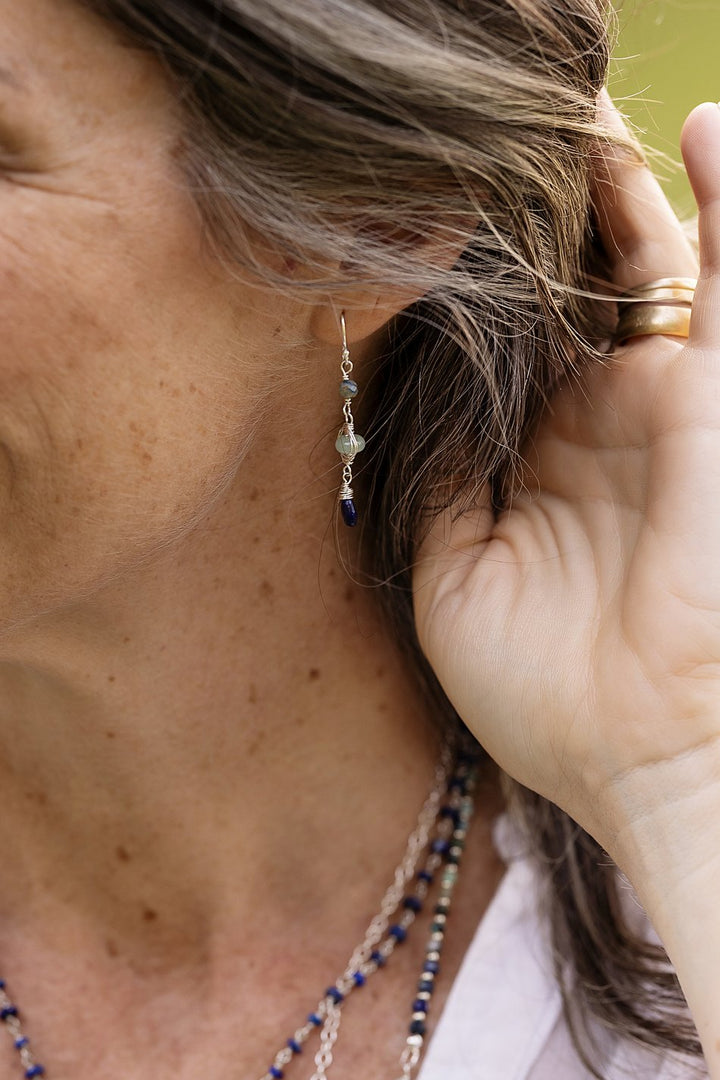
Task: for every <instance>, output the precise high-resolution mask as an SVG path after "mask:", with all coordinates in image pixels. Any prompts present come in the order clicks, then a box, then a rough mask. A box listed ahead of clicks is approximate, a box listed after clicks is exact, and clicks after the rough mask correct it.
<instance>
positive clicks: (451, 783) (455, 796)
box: [0, 745, 476, 1080]
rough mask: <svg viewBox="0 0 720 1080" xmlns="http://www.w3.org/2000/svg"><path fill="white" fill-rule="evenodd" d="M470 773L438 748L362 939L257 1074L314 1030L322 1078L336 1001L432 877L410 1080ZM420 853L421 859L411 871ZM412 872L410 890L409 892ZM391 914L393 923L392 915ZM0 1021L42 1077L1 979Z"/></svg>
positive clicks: (390, 941)
mask: <svg viewBox="0 0 720 1080" xmlns="http://www.w3.org/2000/svg"><path fill="white" fill-rule="evenodd" d="M475 774H476V762H475V759H474V758H472V757H467V756H465V755H460V756H459V757H457V759H455V758H454V756H453V752H452V750H451V749H450V747H448V746H447V745H446V746H445V747H444V749H443V752H442V754H441V757H440V761H439V762H438V764H437V766H436V768H435V776H434V779H433V784H432V788H431V790H430V793H429V794H428V796H427V798H426V800H425V802H424V804H423V807H422V809H421V811H420V814H419V815H418V819H417V824H416V826H415V828H414V829H413V831H412V833H411V834H410V836H409V838H408V842H407V847H406V849H405V854H404V855H403V858H402V860H401V862H400V863H399V865H398V866H397V868H396V870H395V873H394V875H393V880H392V883H391V884H390V886H389V888H388V889H387V891H386V893H385V895H384V897H383V899H382V902H381V904H380V908H379V911H378V912H377V914H376V915H375V916H374V917H373V919H372V920H371V922H370V924H369V926H368V928H367V930H366V932H365V936H364V937H363V940H362V941H361V942H360V944H359V945H358V946H357V947H356V948H355V949H354V950H353V952H352V955H351V956H350V959H349V960H348V962H347V964H346V966H345V969H344V970H343V972H342V974H341V975H340V977H339V978H338V979H337V980H336V981H335V983H333V985H332V986H329V987H328V988H327V990H326V991H325V993H324V994H323V996H322V997H321V998H320V1000H319V1002H318V1003H317V1005H316V1006H315V1008H314V1010H313V1011H312V1012H311V1013H309V1014H308V1016H307V1019H306V1021H305V1023H304V1024H303V1025H302V1026H301V1027H299V1028H298V1029H297V1030H296V1031H295V1032H294V1033H293V1035H292V1036H291V1037H290V1038H289V1039H288V1040H287V1041H286V1042H285V1044H284V1045H283V1046H282V1048H281V1049H280V1050H278V1052H277V1053H276V1054H275V1057H274V1059H273V1062H272V1065H271V1066H270V1067H269V1069H268V1070H267V1071H266V1072H265V1073H263V1075H262V1077H261V1078H260V1080H284V1078H285V1075H286V1069H287V1068H288V1066H290V1065H291V1064H292V1063H293V1062H294V1060H295V1059H297V1058H298V1057H299V1056H300V1054H302V1052H303V1048H304V1045H305V1043H306V1042H307V1041H308V1039H309V1038H310V1036H311V1035H312V1034H313V1033H314V1032H316V1031H319V1032H320V1047H319V1049H318V1050H317V1053H316V1054H315V1058H314V1064H315V1071H314V1072H313V1074H312V1076H311V1078H310V1080H326V1078H327V1074H328V1071H329V1069H330V1067H331V1065H332V1063H333V1048H334V1046H335V1043H336V1041H337V1038H338V1033H339V1028H340V1020H341V1018H342V1005H343V1003H344V1002H345V1001H346V1000H347V998H348V997H349V995H350V994H352V993H354V992H356V991H357V990H358V989H359V988H361V987H362V986H364V985H365V983H366V982H367V980H368V979H369V978H370V977H371V976H373V975H374V974H376V973H377V972H378V971H381V970H382V969H383V968H384V967H385V965H386V964H387V962H388V961H389V960H390V958H391V957H392V955H393V953H394V952H395V949H396V948H397V946H398V945H400V944H402V943H403V942H404V941H405V938H406V936H407V934H408V931H409V930H410V928H411V926H412V924H413V923H414V922H415V919H416V917H417V915H418V913H419V912H420V911H421V910H422V908H423V907H424V905H425V903H426V901H427V900H428V898H429V896H430V893H431V889H432V887H433V885H435V884H438V883H439V891H438V895H437V897H436V902H435V909H434V912H433V920H432V923H431V927H430V936H429V938H428V940H427V942H426V947H425V958H424V961H423V966H422V971H421V973H420V978H419V980H418V984H417V991H416V996H415V999H414V1001H413V1005H412V1010H411V1019H410V1024H409V1029H408V1034H407V1037H406V1040H405V1047H404V1049H403V1052H402V1054H401V1056H400V1063H399V1064H400V1074H399V1076H398V1077H397V1080H411V1078H412V1076H413V1075H414V1073H415V1071H416V1070H417V1067H418V1065H419V1063H420V1059H421V1057H422V1053H423V1049H424V1046H425V1035H426V1021H427V1015H428V1011H429V1008H430V1002H431V1000H432V996H433V992H434V989H435V981H436V976H437V974H438V972H439V969H440V954H441V952H442V947H443V944H444V940H445V927H446V923H447V917H448V914H449V911H450V907H451V904H452V897H453V892H454V889H455V885H456V882H457V877H458V871H459V867H460V862H461V860H462V854H463V849H464V845H465V837H466V835H467V830H468V827H469V824H470V821H471V818H472V814H473V810H474V800H473V791H474V788H475ZM433 832H434V833H435V835H434V837H433V836H432V834H433ZM423 853H425V858H424V860H423V863H422V867H421V869H420V870H418V866H419V865H420V860H421V856H422V855H423ZM413 879H415V884H414V888H413V891H412V892H411V893H408V892H407V890H408V886H409V884H410V882H411V881H412V880H413ZM438 879H439V882H438ZM393 918H394V919H395V921H394V922H392V921H391V920H392V919H393ZM0 1022H2V1023H3V1024H4V1025H5V1027H6V1029H7V1031H8V1033H9V1035H10V1036H11V1038H12V1040H13V1045H14V1047H15V1049H16V1050H17V1053H18V1057H19V1062H20V1066H21V1070H22V1071H21V1075H22V1076H24V1077H25V1078H26V1080H33V1078H35V1077H44V1076H46V1075H47V1070H46V1069H45V1066H43V1065H41V1064H40V1063H39V1062H37V1061H36V1060H35V1057H34V1055H33V1052H32V1050H31V1047H30V1041H29V1039H28V1037H27V1035H26V1034H25V1032H24V1030H23V1025H22V1021H21V1017H20V1011H19V1009H18V1007H17V1005H16V1004H14V1002H13V1001H12V1000H11V998H10V997H9V995H8V992H7V986H6V983H5V980H4V979H0Z"/></svg>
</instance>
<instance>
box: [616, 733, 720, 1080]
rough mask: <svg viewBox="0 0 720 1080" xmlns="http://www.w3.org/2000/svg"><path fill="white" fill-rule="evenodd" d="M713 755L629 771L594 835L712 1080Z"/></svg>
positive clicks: (718, 944)
mask: <svg viewBox="0 0 720 1080" xmlns="http://www.w3.org/2000/svg"><path fill="white" fill-rule="evenodd" d="M716 759H720V754H719V753H718V751H716V749H715V747H714V745H713V746H711V747H708V748H703V749H702V750H699V751H697V752H693V753H692V754H689V755H687V756H686V757H683V758H682V759H679V760H675V761H673V762H668V763H660V764H656V765H653V766H652V767H651V768H649V769H648V770H636V771H635V772H633V773H632V774H628V776H627V777H624V778H623V779H622V781H621V782H619V783H617V784H615V785H614V786H613V790H612V792H611V793H610V795H609V798H608V799H607V800H605V801H604V804H603V805H604V813H603V818H602V824H603V828H602V829H601V830H600V831H602V832H603V834H604V836H605V837H607V838H609V839H608V841H607V842H605V840H603V841H602V842H603V843H605V846H606V849H607V850H608V853H609V854H610V855H611V856H612V857H613V859H614V860H615V862H616V863H617V864H618V866H619V867H620V869H621V870H622V871H623V872H624V873H625V874H626V875H627V877H628V879H629V880H630V882H631V883H632V885H633V887H634V888H635V891H636V892H637V894H638V897H639V899H640V902H641V903H642V905H643V907H644V908H645V910H646V912H647V914H648V917H649V918H650V920H651V922H652V924H653V926H654V928H655V930H656V931H657V933H658V935H659V936H660V939H661V940H662V942H663V945H664V946H665V949H666V950H667V953H668V955H669V957H670V960H671V962H672V964H673V966H674V968H675V970H676V972H677V975H678V978H679V980H680V983H681V985H682V988H683V991H684V993H685V996H686V998H687V1001H688V1005H689V1007H690V1011H691V1013H692V1016H693V1019H694V1020H695V1024H696V1026H697V1029H698V1034H699V1036H700V1039H701V1042H702V1044H703V1049H704V1051H705V1056H706V1060H707V1064H708V1069H709V1072H710V1076H711V1077H712V1078H713V1080H720V760H716Z"/></svg>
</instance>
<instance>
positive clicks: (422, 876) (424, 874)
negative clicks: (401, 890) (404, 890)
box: [418, 870, 433, 885]
mask: <svg viewBox="0 0 720 1080" xmlns="http://www.w3.org/2000/svg"><path fill="white" fill-rule="evenodd" d="M418 881H427V883H428V885H432V883H433V875H432V874H431V873H430V871H429V870H419V871H418Z"/></svg>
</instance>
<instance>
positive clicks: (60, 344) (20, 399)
mask: <svg viewBox="0 0 720 1080" xmlns="http://www.w3.org/2000/svg"><path fill="white" fill-rule="evenodd" d="M16 10H17V9H16ZM68 10H69V12H70V14H69V15H68V16H64V17H63V19H62V20H59V21H57V20H55V19H54V17H53V5H52V4H49V3H47V2H46V0H34V2H33V4H32V5H27V9H25V8H24V9H23V20H24V22H23V24H22V25H21V26H20V33H21V34H24V35H26V36H27V38H28V40H30V39H31V38H32V40H33V41H36V43H37V45H36V50H35V56H34V57H33V59H34V64H33V65H30V64H27V63H25V68H26V69H27V70H26V89H24V90H23V91H22V92H21V91H17V92H16V91H13V90H12V89H9V88H5V87H3V89H2V94H1V95H0V325H2V327H3V334H2V342H1V343H0V598H2V601H3V602H2V604H0V611H1V612H2V614H0V633H1V632H2V628H3V619H7V618H8V613H10V612H12V615H13V618H14V619H18V618H20V617H22V615H23V614H27V615H30V614H32V612H33V611H34V610H35V609H36V608H37V607H38V606H42V608H43V610H47V606H48V603H51V604H53V605H61V604H62V603H63V602H64V601H65V600H66V599H68V598H70V597H72V595H73V594H75V593H77V590H78V589H79V588H81V589H88V588H93V587H95V586H96V585H97V583H99V582H100V581H104V580H107V577H108V574H115V575H117V574H119V573H122V572H124V571H126V570H127V569H128V568H129V567H131V566H132V565H133V562H134V561H137V560H140V559H145V558H147V557H148V555H149V554H151V553H152V551H153V549H154V548H155V547H156V546H159V545H163V544H165V543H167V540H168V536H169V535H172V536H174V537H176V536H178V535H180V534H182V530H183V529H184V528H188V527H190V525H191V523H192V522H193V521H194V520H195V519H196V517H197V513H198V511H199V510H202V508H203V507H205V508H209V507H210V506H211V505H212V501H213V499H214V498H215V497H216V494H217V492H218V490H219V489H220V487H221V486H222V484H223V483H225V482H226V480H227V478H228V477H230V476H231V475H232V473H233V470H234V468H235V466H236V463H237V461H238V460H239V458H240V456H241V453H242V451H243V446H244V443H245V440H246V439H247V437H248V433H249V430H250V425H251V423H252V420H253V417H254V415H255V413H256V410H257V408H258V407H259V403H260V392H259V389H258V388H259V385H260V381H261V378H262V364H261V362H260V359H259V353H260V350H261V348H262V347H264V346H265V343H266V341H267V339H268V337H269V336H270V335H271V333H272V327H273V326H277V321H276V320H277V313H276V312H275V313H273V315H272V316H271V313H270V312H268V314H267V317H265V316H263V314H262V311H260V313H258V309H257V307H255V308H254V309H251V308H250V307H249V306H248V305H247V304H246V302H245V301H246V297H247V294H246V292H245V290H244V288H243V284H242V282H241V281H240V280H239V279H238V277H237V276H234V277H231V276H230V275H227V274H226V273H225V272H224V271H223V268H222V267H221V266H220V264H219V262H218V261H217V260H215V259H214V258H213V256H212V255H211V253H210V252H209V250H208V247H207V245H206V243H205V241H204V234H203V230H202V227H201V222H200V220H199V215H198V212H197V209H196V206H195V204H194V202H193V200H192V197H191V195H190V193H189V192H188V191H187V190H185V188H184V186H183V183H182V175H181V172H180V166H179V164H178V161H177V154H176V152H175V148H176V145H177V141H178V136H179V122H178V121H176V120H175V119H174V117H175V113H176V110H175V107H174V104H173V101H172V99H171V97H170V94H169V91H168V89H167V88H166V86H165V84H164V81H163V79H162V76H161V73H160V71H159V69H158V68H157V67H156V66H155V65H154V64H153V63H152V62H151V61H150V60H149V59H148V58H147V57H144V56H143V55H142V54H141V53H139V52H138V53H133V54H132V56H130V53H129V50H126V49H120V48H117V49H116V50H115V52H113V53H111V54H109V55H108V52H107V40H106V37H103V36H101V35H99V34H98V27H97V25H96V24H95V22H94V21H91V20H89V19H87V18H82V19H81V18H75V17H74V15H73V14H72V9H68ZM46 18H50V19H51V21H52V22H53V24H55V23H56V22H57V25H56V26H55V30H54V37H53V39H52V41H49V42H46V41H45V37H44V35H43V32H42V31H43V20H45V19H46ZM15 21H16V22H17V20H15ZM36 22H37V24H36ZM0 25H1V26H2V27H3V34H4V35H5V36H6V35H7V34H8V33H9V34H10V35H11V36H10V42H11V43H13V42H14V40H15V38H14V36H13V35H14V31H15V23H14V22H13V10H12V8H11V5H10V4H9V2H8V0H0ZM18 25H19V24H18ZM70 51H72V54H73V55H75V54H76V52H77V51H80V52H82V54H83V57H84V63H83V64H82V65H76V64H74V63H67V64H66V63H65V62H64V58H65V55H66V54H68V53H69V52H70ZM86 66H87V67H88V68H90V67H92V68H93V69H94V72H95V76H94V80H93V86H92V94H91V95H90V96H88V86H87V80H86V76H85V68H86ZM10 142H12V143H13V145H14V144H15V143H17V144H18V145H22V147H24V149H23V151H22V152H18V153H17V154H15V155H13V156H12V157H11V158H10V157H8V156H7V153H6V151H5V150H4V147H6V146H7V145H8V144H9V143H10ZM3 155H5V156H3ZM129 313H132V316H131V317H129ZM159 313H161V317H158V314H159ZM169 329H170V332H169ZM238 341H242V343H243V347H242V350H238V348H237V345H236V343H237V342H238ZM256 351H257V353H258V357H256ZM30 539H31V540H32V542H29V540H30Z"/></svg>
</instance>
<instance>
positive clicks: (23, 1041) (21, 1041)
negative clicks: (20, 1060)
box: [15, 1035, 30, 1050]
mask: <svg viewBox="0 0 720 1080" xmlns="http://www.w3.org/2000/svg"><path fill="white" fill-rule="evenodd" d="M29 1042H30V1040H29V1039H28V1037H27V1035H21V1036H20V1038H19V1039H16V1040H15V1049H16V1050H22V1048H23V1046H27V1044H28V1043H29Z"/></svg>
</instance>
